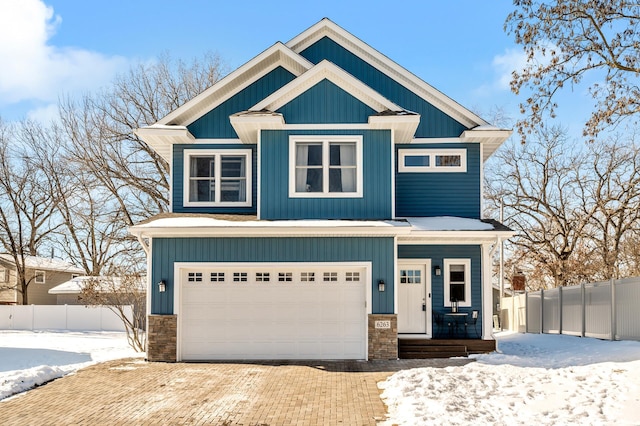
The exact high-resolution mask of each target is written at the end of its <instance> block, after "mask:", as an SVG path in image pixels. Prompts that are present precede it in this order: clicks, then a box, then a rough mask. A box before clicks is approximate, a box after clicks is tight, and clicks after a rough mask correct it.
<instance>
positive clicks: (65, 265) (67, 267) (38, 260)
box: [0, 253, 84, 273]
mask: <svg viewBox="0 0 640 426" xmlns="http://www.w3.org/2000/svg"><path fill="white" fill-rule="evenodd" d="M0 258H2V259H3V260H5V261H7V262H11V263H12V264H14V260H13V256H11V255H10V254H7V253H2V254H0ZM24 266H25V267H26V268H28V269H45V270H47V271H61V272H70V273H83V272H84V269H81V268H78V267H77V266H74V265H73V264H71V263H69V262H67V261H64V260H62V259H52V258H49V257H40V256H25V258H24Z"/></svg>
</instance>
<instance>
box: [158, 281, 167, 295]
mask: <svg viewBox="0 0 640 426" xmlns="http://www.w3.org/2000/svg"><path fill="white" fill-rule="evenodd" d="M158 291H159V292H160V293H164V292H165V291H167V283H166V282H164V280H160V282H159V283H158Z"/></svg>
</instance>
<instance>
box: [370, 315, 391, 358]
mask: <svg viewBox="0 0 640 426" xmlns="http://www.w3.org/2000/svg"><path fill="white" fill-rule="evenodd" d="M376 321H389V322H390V327H389V328H376ZM376 359H398V316H397V315H391V314H371V315H369V360H376Z"/></svg>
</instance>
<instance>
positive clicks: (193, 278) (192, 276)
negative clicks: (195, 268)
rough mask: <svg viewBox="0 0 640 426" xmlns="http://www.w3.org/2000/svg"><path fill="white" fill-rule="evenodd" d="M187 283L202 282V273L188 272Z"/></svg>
mask: <svg viewBox="0 0 640 426" xmlns="http://www.w3.org/2000/svg"><path fill="white" fill-rule="evenodd" d="M187 281H189V282H191V283H199V282H202V272H189V273H188V274H187Z"/></svg>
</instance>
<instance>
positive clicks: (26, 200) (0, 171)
mask: <svg viewBox="0 0 640 426" xmlns="http://www.w3.org/2000/svg"><path fill="white" fill-rule="evenodd" d="M40 131H41V127H40V126H38V125H37V124H35V123H31V122H26V121H25V122H21V123H18V124H14V125H8V124H3V123H2V122H0V244H1V245H2V249H3V250H4V251H5V252H7V253H8V254H9V255H10V256H11V257H12V259H13V263H14V264H15V268H16V275H17V280H16V284H15V290H16V291H18V293H20V294H21V299H22V300H21V301H22V304H25V305H26V304H28V302H29V299H28V287H29V284H30V283H31V282H32V281H33V280H34V278H35V277H29V276H27V274H26V267H25V258H26V256H36V255H38V249H39V248H40V247H41V246H42V245H43V244H44V243H45V242H46V241H47V240H48V239H50V238H51V236H52V234H53V232H55V230H56V229H57V228H58V227H59V224H57V223H56V221H55V220H53V217H54V215H55V211H56V206H57V204H58V198H57V196H56V194H55V193H54V191H53V190H52V183H51V181H50V179H49V176H48V174H47V173H46V172H45V170H44V169H43V168H42V167H41V166H42V165H41V164H40V163H39V162H38V161H37V159H36V158H33V157H32V155H31V151H30V150H29V149H28V148H27V147H28V146H29V141H30V140H32V139H33V138H38V137H40V136H41V134H40Z"/></svg>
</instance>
